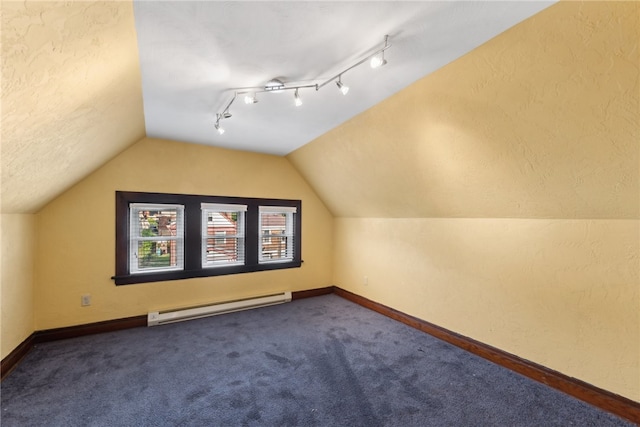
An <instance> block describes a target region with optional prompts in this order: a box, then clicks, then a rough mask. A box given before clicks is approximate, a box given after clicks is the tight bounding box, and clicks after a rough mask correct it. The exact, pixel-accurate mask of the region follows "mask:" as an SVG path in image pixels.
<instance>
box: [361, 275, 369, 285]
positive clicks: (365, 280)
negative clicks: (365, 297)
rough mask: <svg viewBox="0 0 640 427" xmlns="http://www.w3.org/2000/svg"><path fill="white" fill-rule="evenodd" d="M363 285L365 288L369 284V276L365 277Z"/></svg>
mask: <svg viewBox="0 0 640 427" xmlns="http://www.w3.org/2000/svg"><path fill="white" fill-rule="evenodd" d="M362 284H363V285H365V286H367V285H368V284H369V278H368V277H367V276H364V278H363V279H362Z"/></svg>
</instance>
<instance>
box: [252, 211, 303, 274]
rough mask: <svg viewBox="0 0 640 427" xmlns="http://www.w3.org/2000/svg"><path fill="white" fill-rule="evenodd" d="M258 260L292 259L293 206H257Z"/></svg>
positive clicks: (282, 260) (261, 261)
mask: <svg viewBox="0 0 640 427" xmlns="http://www.w3.org/2000/svg"><path fill="white" fill-rule="evenodd" d="M258 210H259V220H258V221H259V222H258V230H259V233H260V238H259V239H258V245H259V248H258V262H259V263H261V264H264V263H272V262H286V261H291V260H292V259H293V248H294V247H295V246H294V241H295V234H294V215H295V214H296V212H297V209H296V208H295V207H293V206H259V208H258Z"/></svg>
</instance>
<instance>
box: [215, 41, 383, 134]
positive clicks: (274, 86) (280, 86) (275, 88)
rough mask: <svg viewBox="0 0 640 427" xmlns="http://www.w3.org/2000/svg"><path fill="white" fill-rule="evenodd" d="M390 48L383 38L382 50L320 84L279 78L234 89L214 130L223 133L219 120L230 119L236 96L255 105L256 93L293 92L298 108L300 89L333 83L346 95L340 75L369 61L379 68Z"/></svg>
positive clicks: (256, 100)
mask: <svg viewBox="0 0 640 427" xmlns="http://www.w3.org/2000/svg"><path fill="white" fill-rule="evenodd" d="M390 47H391V45H390V44H389V36H384V46H383V47H382V48H380V49H378V50H376V51H375V52H373V53H371V54H369V55H367V56H366V57H364V58H363V59H361V60H360V61H358V62H356V63H355V64H353V65H352V66H350V67H348V68H345V69H344V70H342V71H341V72H340V73H338V74H336V75H335V76H333V77H331V78H330V79H327V80H325V81H324V82H322V83H320V82H318V83H312V84H306V85H291V86H287V85H285V83H284V82H283V81H282V80H280V79H279V78H274V79H271V80H269V81H268V82H267V83H266V84H265V85H264V86H262V87H245V88H242V90H238V89H236V90H234V92H233V98H231V100H230V101H229V102H228V103H227V105H226V107H225V108H224V109H223V110H222V113H218V114H216V124H215V128H216V130H217V131H218V133H219V134H220V135H222V134H223V133H224V129H223V128H222V127H221V126H220V120H222V119H228V118H230V117H231V113H229V108H230V107H231V104H233V102H234V101H235V100H236V98H237V97H238V95H245V97H244V102H245V103H246V104H255V103H256V102H258V98H257V97H256V94H257V93H266V92H274V93H276V92H283V91H285V90H295V92H294V94H293V97H294V102H295V105H296V107H299V106H301V105H302V98H301V97H300V93H299V90H300V89H311V88H314V89H315V90H316V92H317V91H319V90H320V88H322V87H324V86H326V85H327V84H329V83H331V82H333V81H335V82H336V85H337V86H338V89H340V92H342V94H343V95H346V94H347V93H348V92H349V86H347V85H345V84H344V83H342V75H343V74H345V73H346V72H347V71H350V70H352V69H353V68H355V67H357V66H359V65H361V64H363V63H364V62H366V61H370V65H371V68H379V67H381V66H383V65H385V64H386V63H387V60H386V59H385V57H384V51H385V50H387V49H389V48H390Z"/></svg>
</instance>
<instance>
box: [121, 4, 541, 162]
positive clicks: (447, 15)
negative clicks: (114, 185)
mask: <svg viewBox="0 0 640 427" xmlns="http://www.w3.org/2000/svg"><path fill="white" fill-rule="evenodd" d="M553 3H554V2H541V1H535V2H526V1H512V2H497V1H496V2H478V1H473V2H466V1H465V2H452V1H448V2H436V1H433V2H432V1H423V2H396V1H370V2H325V1H317V2H297V1H296V2H293V1H284V2H264V1H261V2H244V1H226V2H223V1H209V2H206V1H136V2H134V16H135V25H136V31H137V37H138V48H139V54H140V67H141V72H142V89H143V103H144V115H145V125H146V132H147V135H148V136H150V137H157V138H167V139H173V140H177V141H184V142H192V143H199V144H208V145H214V146H220V147H227V148H232V149H238V150H247V151H256V152H263V153H271V154H277V155H285V154H287V153H289V152H291V151H293V150H295V149H296V148H298V147H300V146H302V145H304V144H306V143H308V142H310V141H311V140H313V139H315V138H316V137H318V136H320V135H322V134H323V133H325V132H327V131H328V130H330V129H332V128H334V127H336V126H338V125H339V124H341V123H343V122H344V121H346V120H348V119H350V118H351V117H353V116H355V115H357V114H358V113H360V112H362V111H364V110H366V109H368V108H370V107H372V106H373V105H375V104H377V103H378V102H380V101H382V100H383V99H385V98H387V97H389V96H391V95H392V94H394V93H396V92H398V91H399V90H401V89H403V88H405V87H406V86H408V85H409V84H411V83H413V82H414V81H416V80H418V79H420V78H421V77H423V76H425V75H427V74H429V73H431V72H433V71H435V70H437V69H439V68H441V67H442V66H444V65H446V64H447V63H449V62H451V61H453V60H455V59H456V58H459V57H460V56H462V55H464V54H465V53H467V52H469V51H471V50H473V49H474V48H476V47H477V46H479V45H481V44H483V43H485V42H486V41H488V40H489V39H491V38H493V37H495V36H496V35H498V34H500V33H501V32H503V31H505V30H506V29H508V28H509V27H511V26H513V25H515V24H517V23H518V22H521V21H522V20H524V19H526V18H528V17H530V16H531V15H534V14H535V13H537V12H539V11H540V10H542V9H544V8H546V7H548V6H549V5H551V4H553ZM386 34H388V35H389V42H390V44H391V45H392V46H391V47H390V48H389V49H388V50H387V51H386V52H385V57H386V59H387V60H388V64H387V65H386V66H384V67H381V68H379V69H375V70H374V69H371V68H370V67H369V66H368V64H366V63H365V64H362V65H361V66H359V67H356V68H354V69H353V70H351V71H348V72H347V73H345V74H344V75H343V76H342V81H343V82H344V83H345V84H347V85H348V86H349V87H350V91H349V93H348V94H347V95H346V96H343V95H342V94H341V93H340V92H339V91H338V90H337V87H336V85H335V84H334V83H333V82H332V83H330V84H328V85H326V86H325V87H323V88H321V89H320V90H318V91H316V90H315V89H313V88H311V89H302V90H300V95H301V97H302V98H303V102H304V103H303V105H302V106H300V107H295V106H294V103H293V91H284V92H282V93H278V94H275V93H262V94H258V99H259V102H258V103H257V104H253V105H246V104H245V103H244V102H243V100H242V99H237V100H236V101H235V102H234V103H233V105H232V106H231V108H230V110H229V111H230V112H231V113H232V115H233V116H232V117H231V118H229V119H227V120H223V121H222V122H221V125H222V126H223V127H224V128H225V130H226V132H225V133H224V134H223V135H219V134H218V133H217V132H216V131H215V129H214V123H215V117H216V113H218V112H221V111H222V110H223V109H224V107H225V106H226V105H227V104H228V102H229V101H230V100H231V99H232V97H233V94H234V90H233V88H242V87H249V86H263V85H264V84H265V83H266V82H267V81H269V80H270V79H272V78H279V79H281V80H282V81H283V82H284V83H285V85H286V86H291V85H300V84H307V83H309V84H315V83H321V82H324V81H325V80H327V79H329V78H331V77H333V76H335V75H336V74H338V73H339V72H341V71H342V70H344V69H346V68H348V67H349V66H351V65H353V64H355V63H356V62H358V61H359V60H360V59H362V58H364V57H366V56H367V55H369V54H371V53H372V52H374V51H376V50H377V49H379V48H381V47H382V46H383V42H384V36H385V35H386Z"/></svg>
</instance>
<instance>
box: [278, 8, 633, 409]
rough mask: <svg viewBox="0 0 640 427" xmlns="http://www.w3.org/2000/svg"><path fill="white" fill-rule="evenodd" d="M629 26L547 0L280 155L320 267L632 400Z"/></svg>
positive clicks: (603, 12) (627, 11) (612, 14)
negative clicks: (325, 264) (315, 208)
mask: <svg viewBox="0 0 640 427" xmlns="http://www.w3.org/2000/svg"><path fill="white" fill-rule="evenodd" d="M639 41H640V4H639V3H635V2H584V3H578V2H561V3H558V4H556V5H554V6H551V7H550V8H548V9H546V10H544V11H542V12H540V13H539V14H537V15H535V16H534V17H532V18H530V19H528V20H526V21H524V22H523V23H521V24H519V25H517V26H516V27H514V28H511V29H510V30H508V31H506V32H505V33H503V34H501V35H500V36H498V37H496V38H495V39H493V40H491V41H489V42H488V43H486V44H485V45H483V46H481V47H479V48H478V49H476V50H474V51H473V52H471V53H469V54H468V55H466V56H464V57H462V58H460V59H458V60H457V61H454V62H452V63H451V64H449V65H447V66H446V67H444V68H442V69H440V70H438V71H437V72H435V73H433V74H432V75H429V76H427V77H425V78H423V79H422V80H420V81H418V82H416V83H415V84H414V85H412V86H410V87H409V88H407V89H406V90H404V91H402V92H400V93H398V94H396V95H394V96H393V97H391V98H389V99H387V100H385V101H384V102H382V103H381V104H378V105H377V106H375V107H374V108H372V109H370V110H368V111H366V112H365V113H363V114H361V115H359V116H357V117H356V118H355V119H353V120H350V121H349V122H347V123H345V124H344V125H342V126H341V127H339V128H337V129H335V130H333V131H331V132H329V133H328V134H326V135H324V136H322V137H321V138H319V139H317V140H315V141H314V142H312V143H310V144H308V145H306V146H304V147H302V148H301V149H299V150H297V151H295V152H294V153H292V154H291V155H290V156H288V157H289V159H290V160H291V161H292V163H294V165H296V167H297V168H298V169H299V170H300V171H302V174H303V175H304V176H305V178H306V179H307V181H308V182H309V183H310V184H311V185H312V186H313V187H314V189H316V192H317V193H318V194H319V195H320V197H321V198H322V199H323V200H324V201H325V203H326V204H327V206H328V207H329V209H330V210H331V211H332V212H333V213H334V215H335V216H336V217H337V218H336V220H335V257H334V270H335V276H334V282H335V284H336V285H338V286H341V287H344V288H346V289H348V290H352V291H353V292H356V293H358V294H361V295H363V296H365V297H369V298H371V299H373V300H375V301H378V302H381V303H383V304H386V305H389V306H391V307H393V308H396V309H399V310H401V311H404V312H407V313H410V314H412V315H414V316H417V317H419V318H422V319H425V320H427V321H430V322H433V323H436V324H439V325H441V326H443V327H446V328H449V329H451V330H453V331H456V332H460V333H462V334H464V335H467V336H469V337H471V338H475V339H478V340H480V341H483V342H486V343H488V344H491V345H494V346H496V347H498V348H502V349H504V350H506V351H509V352H511V353H514V354H516V355H518V356H521V357H524V358H527V359H529V360H532V361H534V362H537V363H541V364H542V365H545V366H548V367H550V368H552V369H555V370H558V371H560V372H563V373H565V374H568V375H571V376H574V377H577V378H579V379H582V380H584V381H587V382H589V383H591V384H594V385H596V386H599V387H602V388H605V389H608V390H610V391H613V392H614V393H618V394H621V395H624V396H627V397H629V398H632V399H634V400H637V401H640V380H639V379H640V314H639V313H640V295H639V292H640V291H639V289H640V278H639V274H640V248H639V247H640V188H639V184H638V182H639V175H640V156H639V151H640V143H639V141H640V107H639V101H640V86H639V70H640V59H639V49H638V43H639ZM389 65H392V64H389ZM365 276H366V277H367V278H368V283H369V284H368V285H367V286H365V285H364V281H365V280H364V277H365Z"/></svg>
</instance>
